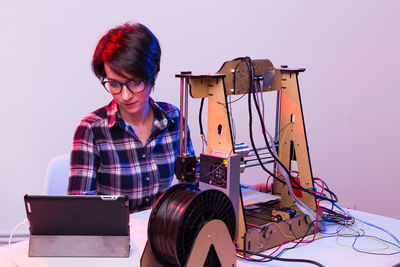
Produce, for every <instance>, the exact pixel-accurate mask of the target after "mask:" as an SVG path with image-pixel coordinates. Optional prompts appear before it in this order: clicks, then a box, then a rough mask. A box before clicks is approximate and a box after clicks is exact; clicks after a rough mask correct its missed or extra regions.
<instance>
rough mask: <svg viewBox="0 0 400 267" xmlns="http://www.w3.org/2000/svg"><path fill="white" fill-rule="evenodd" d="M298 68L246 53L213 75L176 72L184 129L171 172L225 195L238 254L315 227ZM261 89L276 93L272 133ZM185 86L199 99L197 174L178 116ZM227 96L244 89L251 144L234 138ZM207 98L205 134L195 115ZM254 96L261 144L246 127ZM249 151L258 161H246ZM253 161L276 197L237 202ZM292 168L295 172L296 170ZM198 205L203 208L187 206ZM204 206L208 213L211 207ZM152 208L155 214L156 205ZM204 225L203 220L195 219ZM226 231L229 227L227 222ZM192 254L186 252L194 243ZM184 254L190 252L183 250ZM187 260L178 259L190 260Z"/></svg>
mask: <svg viewBox="0 0 400 267" xmlns="http://www.w3.org/2000/svg"><path fill="white" fill-rule="evenodd" d="M304 70H305V69H299V68H288V67H287V66H281V67H280V68H275V67H274V66H273V65H272V63H271V62H270V61H269V60H267V59H262V60H251V59H250V58H248V57H244V58H237V59H234V60H232V61H228V62H225V63H224V64H223V65H222V67H221V69H220V70H219V71H218V72H217V73H215V74H192V73H191V72H181V73H180V74H177V75H176V77H178V78H179V79H180V90H181V100H180V109H181V117H180V129H182V130H181V131H180V136H179V140H180V146H179V147H180V151H179V152H180V155H179V157H178V160H177V163H176V176H177V178H178V179H179V180H180V181H186V182H190V183H193V182H198V184H199V188H200V189H201V190H208V189H217V190H219V191H222V192H224V193H225V194H226V195H227V196H228V197H229V199H230V200H231V202H232V204H233V209H234V214H235V217H236V226H234V227H236V228H235V231H234V232H235V234H231V239H233V240H234V242H233V244H234V246H235V249H236V251H241V252H242V253H243V254H246V253H257V252H261V251H264V250H267V249H269V248H272V247H275V246H278V245H279V244H281V243H282V242H283V241H285V240H288V239H289V240H294V239H297V238H299V237H301V236H305V235H308V234H311V233H314V231H315V229H314V224H313V222H315V221H316V220H318V215H317V214H316V210H317V203H316V194H315V192H313V191H312V190H310V188H314V182H313V179H312V177H313V176H312V170H311V165H310V159H309V152H308V144H307V138H306V131H305V126H304V118H303V111H302V105H301V98H300V91H299V84H298V74H299V73H300V72H303V71H304ZM260 92H276V93H277V100H276V114H275V117H276V121H275V137H272V136H271V134H269V133H268V132H267V131H266V129H265V125H264V123H263V120H262V119H261V116H262V114H261V111H260V107H259V106H258V105H257V94H258V93H260ZM189 93H190V95H191V97H193V98H200V99H201V106H200V131H201V136H202V138H205V136H207V138H206V139H207V153H203V154H201V155H200V159H199V162H200V173H199V174H197V176H196V158H195V157H194V156H191V155H188V154H187V153H186V142H185V137H186V136H187V120H186V119H184V118H188V95H189ZM229 95H248V108H249V134H250V141H251V147H249V145H246V144H242V143H241V144H236V143H235V142H234V138H233V134H232V118H231V110H230V102H229V101H228V96H229ZM205 99H207V100H208V123H207V134H205V133H204V132H203V127H202V122H201V110H202V108H203V103H204V100H205ZM252 101H253V102H254V103H255V108H256V111H255V113H256V114H257V116H259V118H260V121H261V122H262V124H261V127H262V135H263V139H264V141H265V146H263V147H259V148H257V147H256V145H255V143H254V137H253V131H252V120H253V117H252V116H253V111H252V106H253V105H252ZM260 151H262V153H260ZM250 157H252V158H253V159H256V161H257V162H256V163H249V162H250V161H249V160H248V159H249V158H250ZM294 162H295V163H296V164H294ZM254 165H259V166H261V167H262V168H263V170H265V172H267V173H268V174H269V175H270V176H272V177H273V179H274V183H273V188H272V191H273V193H274V195H277V196H279V197H280V200H278V201H273V202H261V203H255V204H251V205H246V206H245V205H244V204H243V198H242V190H241V185H240V173H241V172H243V171H244V169H245V168H246V167H250V166H254ZM267 165H269V166H271V168H267V167H266V166H267ZM293 172H296V176H295V177H294V175H292V174H293ZM186 191H187V190H186ZM194 198H198V197H196V196H195V197H194ZM216 205H217V206H218V204H216ZM216 209H218V207H216V208H215V210H216ZM196 212H197V213H201V211H192V212H191V213H196ZM207 212H208V214H209V213H210V212H211V213H212V209H211V211H210V210H208V211H207ZM152 215H153V217H154V212H153V213H152ZM203 217H204V216H203ZM213 219H214V218H213ZM204 220H205V219H204ZM222 220H223V219H222ZM206 224H207V222H206V221H205V222H202V224H201V225H206ZM319 225H321V224H319ZM149 227H150V222H149ZM230 227H232V226H230ZM228 228H229V227H228ZM229 232H231V233H232V228H229ZM149 233H150V232H149ZM228 240H229V238H228ZM228 243H229V242H228ZM227 245H228V244H227ZM153 250H154V248H153ZM216 250H217V252H216V253H214V254H218V255H217V256H218V257H220V258H221V257H223V256H222V253H218V248H216ZM188 253H189V252H188ZM190 253H191V254H190V255H192V254H193V250H191V251H190ZM229 255H230V256H232V254H229ZM185 257H186V258H185V259H188V258H189V259H190V257H189V255H186V256H185ZM207 257H208V256H207ZM186 263H187V262H186V261H185V262H183V263H182V262H181V263H179V264H178V265H182V266H189V265H187V264H186ZM234 264H235V263H233V264H232V265H234Z"/></svg>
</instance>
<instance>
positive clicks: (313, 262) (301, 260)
mask: <svg viewBox="0 0 400 267" xmlns="http://www.w3.org/2000/svg"><path fill="white" fill-rule="evenodd" d="M236 251H237V252H239V253H243V254H251V255H255V256H259V257H264V258H268V259H271V260H277V261H289V262H304V263H310V264H314V265H317V266H320V267H324V265H322V264H321V263H319V262H317V261H314V260H309V259H289V258H279V257H273V256H268V255H264V254H262V253H257V252H251V251H247V250H241V249H236ZM242 258H243V257H242ZM243 259H245V260H247V258H243ZM250 260H251V259H250ZM251 261H257V260H251Z"/></svg>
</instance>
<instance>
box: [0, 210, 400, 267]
mask: <svg viewBox="0 0 400 267" xmlns="http://www.w3.org/2000/svg"><path fill="white" fill-rule="evenodd" d="M350 213H351V214H352V215H354V216H355V217H357V218H359V219H361V220H364V221H367V222H369V223H372V224H375V225H378V226H380V227H382V228H385V229H386V230H388V231H390V232H391V233H393V234H394V235H395V236H396V237H397V238H400V220H396V219H392V218H388V217H383V216H379V215H374V214H369V213H365V212H361V211H353V210H352V211H350ZM149 214H150V211H149V210H148V211H144V212H138V213H135V214H132V215H131V218H130V227H131V252H130V256H129V258H63V257H54V258H50V257H38V258H36V257H35V258H33V257H32V258H31V257H28V240H25V241H22V242H19V243H15V244H12V245H11V246H3V247H0V266H1V267H8V266H10V267H12V266H14V267H15V266H21V267H25V266H27V267H28V266H29V267H36V266H37V267H48V266H51V267H64V266H65V267H67V266H68V267H70V266H73V267H79V266H96V267H102V266H119V267H124V266H129V267H132V266H139V265H140V257H141V255H142V252H143V249H144V246H145V243H146V241H147V221H148V217H149ZM361 227H362V228H363V229H364V231H365V232H366V234H368V235H375V236H378V237H381V238H383V239H386V240H389V241H391V242H395V241H394V240H393V239H391V237H390V236H389V235H387V234H385V233H384V232H382V231H379V230H377V229H375V228H373V227H370V226H367V225H363V226H361ZM336 228H337V226H335V225H330V226H327V229H326V230H325V232H326V233H332V232H335V231H336ZM353 241H354V238H352V237H351V238H340V239H338V240H337V239H336V237H330V238H324V239H320V240H316V241H314V242H312V243H310V244H300V245H299V246H298V247H297V248H295V249H292V250H289V251H287V252H286V253H285V254H284V255H283V256H282V257H285V258H303V259H312V260H315V261H318V262H319V263H321V264H323V265H324V266H366V265H368V266H394V265H396V264H399V263H400V254H396V255H391V256H381V255H379V256H378V255H369V254H364V253H360V252H356V251H355V250H353V249H352V248H351V247H349V245H351V244H352V243H353ZM292 245H293V244H288V245H287V247H291V246H292ZM357 246H358V247H359V248H363V249H364V250H372V249H379V248H383V247H384V245H383V244H382V243H380V242H378V241H376V240H373V239H371V238H362V239H361V240H360V241H357ZM273 250H274V249H271V250H268V251H266V252H265V253H266V254H268V252H269V253H271V252H272V251H273ZM393 251H394V250H390V249H386V250H377V251H376V252H382V253H388V252H393ZM289 264H291V265H293V263H290V262H281V261H272V262H269V263H258V262H248V261H244V260H238V261H237V266H289ZM295 264H296V266H315V265H310V264H306V263H295Z"/></svg>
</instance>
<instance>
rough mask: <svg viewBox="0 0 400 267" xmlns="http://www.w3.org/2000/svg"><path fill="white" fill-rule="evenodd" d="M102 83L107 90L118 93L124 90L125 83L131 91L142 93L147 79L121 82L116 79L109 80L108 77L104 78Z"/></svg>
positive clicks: (114, 93)
mask: <svg viewBox="0 0 400 267" xmlns="http://www.w3.org/2000/svg"><path fill="white" fill-rule="evenodd" d="M101 84H102V85H103V86H104V88H105V89H106V90H107V92H109V93H111V94H113V95H117V94H119V93H121V92H122V87H124V85H125V86H126V88H128V90H129V91H131V92H132V93H141V92H143V90H144V89H145V87H146V86H145V85H146V83H145V81H144V80H139V81H134V80H130V81H127V82H126V83H121V82H118V81H115V80H108V79H103V80H102V81H101Z"/></svg>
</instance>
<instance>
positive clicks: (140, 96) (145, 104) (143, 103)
mask: <svg viewBox="0 0 400 267" xmlns="http://www.w3.org/2000/svg"><path fill="white" fill-rule="evenodd" d="M104 69H105V71H106V74H107V80H113V81H117V82H120V83H126V82H128V81H130V80H133V81H138V80H139V79H137V78H135V77H131V76H130V75H125V76H126V77H128V78H129V79H127V78H126V77H122V76H120V75H118V74H117V73H115V72H113V71H112V70H111V68H110V67H109V66H108V65H107V64H104ZM144 86H145V88H144V90H143V91H142V92H140V93H133V92H131V91H130V90H129V89H128V88H127V87H126V86H123V87H122V91H121V92H120V93H119V94H112V96H113V98H114V100H115V102H117V104H118V107H119V111H120V113H121V116H122V118H123V119H124V120H128V121H131V120H132V119H139V118H140V116H143V115H146V114H145V113H146V111H147V110H148V108H149V97H150V92H151V88H152V85H151V83H149V82H145V85H144Z"/></svg>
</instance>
